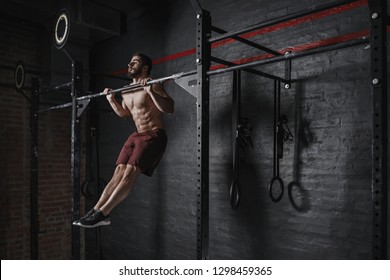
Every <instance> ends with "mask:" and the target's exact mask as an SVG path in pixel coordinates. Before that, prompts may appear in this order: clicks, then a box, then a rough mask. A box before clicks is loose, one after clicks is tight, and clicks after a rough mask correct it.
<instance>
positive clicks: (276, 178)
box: [268, 176, 284, 202]
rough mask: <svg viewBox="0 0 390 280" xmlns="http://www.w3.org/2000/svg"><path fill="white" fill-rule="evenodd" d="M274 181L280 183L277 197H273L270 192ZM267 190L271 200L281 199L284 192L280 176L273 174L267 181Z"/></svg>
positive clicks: (277, 200)
mask: <svg viewBox="0 0 390 280" xmlns="http://www.w3.org/2000/svg"><path fill="white" fill-rule="evenodd" d="M275 181H278V182H279V184H280V193H279V195H278V196H277V197H274V195H273V192H272V190H273V186H274V183H275ZM268 192H269V197H270V198H271V200H272V201H273V202H279V201H280V200H281V199H282V197H283V193H284V184H283V180H282V178H280V177H279V176H274V177H273V178H272V179H271V181H270V182H269V187H268Z"/></svg>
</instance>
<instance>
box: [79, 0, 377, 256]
mask: <svg viewBox="0 0 390 280" xmlns="http://www.w3.org/2000/svg"><path fill="white" fill-rule="evenodd" d="M325 2H328V1H287V0H286V1H251V3H250V4H249V2H248V1H229V0H226V1H201V4H202V5H203V7H204V8H205V9H207V10H209V11H210V12H211V15H212V19H213V24H215V25H216V26H218V27H221V28H225V29H227V30H237V29H240V28H243V27H246V26H249V25H251V24H254V23H257V22H261V21H265V20H267V19H273V18H276V17H279V16H282V15H285V14H289V13H293V12H296V11H300V10H304V9H306V8H308V7H312V6H314V5H319V4H321V3H325ZM159 15H160V17H157V18H156V17H155V16H152V15H149V16H148V15H145V16H144V17H142V18H139V19H137V20H134V21H131V22H129V24H128V31H129V32H128V35H127V36H124V37H121V38H120V39H119V40H115V41H108V42H105V43H103V44H101V45H98V46H97V47H96V49H95V51H96V57H95V59H96V61H97V62H96V66H97V69H98V70H101V71H106V72H110V71H114V70H118V69H123V68H125V65H126V63H127V61H128V60H129V58H130V55H131V53H133V52H135V51H138V50H142V51H144V52H145V53H149V54H150V55H151V56H153V58H160V57H164V56H166V55H169V54H172V53H178V52H181V51H185V50H188V49H192V48H194V46H195V35H194V34H195V15H194V12H193V10H192V7H191V6H190V5H189V3H188V2H186V1H177V2H175V3H174V4H173V5H171V6H169V7H167V9H166V10H164V11H160V13H159ZM162 22H164V24H161V23H162ZM367 28H368V10H367V7H366V6H364V5H363V6H362V7H359V8H355V9H351V10H349V11H346V12H345V13H343V14H339V15H338V14H334V15H331V16H328V17H323V18H320V19H318V20H312V21H309V22H306V23H302V24H297V25H296V26H294V27H289V28H282V29H280V30H275V31H274V32H270V33H267V34H266V35H264V36H256V37H254V38H251V39H252V40H255V41H257V42H259V43H260V44H264V45H266V46H269V47H271V48H274V49H284V48H287V47H292V46H299V45H304V44H306V43H308V42H313V41H319V40H323V39H326V38H329V37H334V36H338V35H343V34H348V33H351V32H356V31H361V30H363V29H367ZM145 30H147V32H145ZM214 54H215V55H216V56H219V57H221V58H224V59H228V60H234V59H240V58H243V57H250V56H253V55H255V54H257V53H256V51H253V49H251V48H249V47H245V46H243V45H241V44H239V43H232V44H230V45H229V46H224V47H220V48H218V49H217V50H215V53H214ZM194 59H195V58H194V56H193V55H191V56H185V57H182V58H179V59H175V60H170V61H168V62H166V63H162V64H159V65H155V67H154V73H153V77H160V76H167V75H170V74H172V73H176V72H180V71H189V70H192V69H194V68H195V62H194ZM369 69H370V67H369V49H367V48H366V46H357V47H353V48H348V49H343V50H338V51H332V52H327V53H323V54H319V55H314V56H310V57H306V58H302V59H298V60H294V62H293V72H292V76H293V78H299V79H302V80H301V81H300V82H298V83H296V84H294V85H293V86H292V88H291V89H290V90H288V91H286V90H284V89H283V90H282V101H281V103H282V113H285V114H286V115H287V117H288V120H289V127H290V129H291V131H293V132H294V131H296V133H295V132H294V135H295V140H294V141H293V142H287V143H286V144H285V147H284V148H285V150H284V157H283V159H282V160H281V163H280V166H281V171H280V174H281V177H282V178H283V180H284V183H285V185H286V190H285V195H284V197H283V199H282V200H281V201H280V202H279V203H277V204H276V203H273V202H272V201H271V200H270V198H269V196H268V189H267V188H268V183H269V180H270V179H271V177H272V149H273V147H272V144H273V142H272V141H273V140H272V124H273V115H272V114H273V113H272V106H273V82H272V81H271V80H268V79H265V78H259V77H256V76H253V75H252V74H246V73H244V74H243V77H242V114H243V116H247V117H249V119H250V121H251V123H252V125H253V132H252V139H253V142H254V146H255V148H254V150H251V149H248V150H247V151H246V161H245V163H244V164H243V165H242V166H241V174H240V175H241V176H240V178H241V179H240V181H241V185H242V199H241V204H240V206H239V208H238V209H236V210H233V209H231V208H230V202H229V186H230V182H231V181H230V180H231V168H232V167H231V161H232V155H231V150H232V148H231V93H232V75H231V74H224V75H219V76H217V77H213V78H212V80H211V90H210V108H211V116H210V125H211V128H210V258H211V259H369V258H371V227H372V222H371V219H372V214H371V208H372V202H371V189H370V188H371V126H372V125H371V118H372V111H371V103H372V99H371V89H370V78H369V77H370V72H369ZM260 70H262V71H265V72H269V73H272V74H274V75H282V76H283V75H284V67H283V63H282V64H278V65H275V64H274V65H269V66H263V67H260ZM105 86H109V87H117V86H120V84H119V83H118V82H114V81H111V80H101V81H99V83H98V85H97V87H98V88H99V87H101V88H103V87H105ZM166 87H167V89H168V91H169V92H170V94H171V95H172V96H173V98H174V99H175V102H176V112H175V113H174V114H173V115H172V116H166V118H165V122H166V128H167V131H168V135H169V143H168V148H167V152H166V154H165V156H164V158H163V160H162V161H161V163H160V165H159V166H158V168H157V170H156V173H155V175H154V177H153V178H146V177H142V176H141V177H139V178H138V179H137V182H136V185H135V187H134V189H133V191H132V193H131V194H130V196H129V198H128V199H127V200H126V201H124V202H123V203H122V204H121V205H120V206H118V208H117V209H115V210H114V212H113V214H112V218H111V219H112V225H111V226H110V227H107V228H104V229H102V238H101V242H102V244H103V257H104V258H107V259H153V258H158V259H194V258H196V209H197V208H196V201H197V198H196V196H197V192H196V110H195V100H194V99H193V98H192V97H191V96H190V95H189V94H188V93H186V92H185V91H183V90H182V89H181V88H179V87H178V86H176V85H174V84H173V83H170V84H167V85H166ZM128 122H129V121H125V120H120V119H119V118H117V117H115V116H114V115H104V116H103V117H102V122H101V129H102V133H101V135H102V137H101V142H100V143H101V146H100V147H101V172H102V174H103V176H105V177H106V179H109V178H110V177H111V175H112V172H113V169H114V166H113V165H114V162H115V159H116V156H117V153H118V152H119V150H120V148H121V145H122V143H123V141H124V140H125V139H126V137H127V135H128V134H129V133H130V132H131V131H132V130H133V129H134V127H133V126H131V125H130V126H129V124H128ZM292 181H298V182H299V187H294V188H293V189H292V190H293V192H292V194H293V201H290V200H289V198H288V195H287V185H288V183H290V182H292ZM91 205H92V203H91ZM95 241H96V239H95V234H94V232H92V231H91V232H87V240H86V243H87V252H86V254H87V257H89V258H99V257H100V256H99V254H98V251H97V247H96V242H95Z"/></svg>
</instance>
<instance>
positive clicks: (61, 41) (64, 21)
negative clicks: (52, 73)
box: [54, 9, 70, 49]
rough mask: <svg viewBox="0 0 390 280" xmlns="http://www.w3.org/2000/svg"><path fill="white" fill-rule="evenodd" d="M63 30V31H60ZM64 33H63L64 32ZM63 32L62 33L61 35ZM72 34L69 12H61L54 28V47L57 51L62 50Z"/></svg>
mask: <svg viewBox="0 0 390 280" xmlns="http://www.w3.org/2000/svg"><path fill="white" fill-rule="evenodd" d="M59 29H61V30H59ZM62 31H63V32H62ZM60 32H62V33H60ZM69 33H70V19H69V12H68V11H67V10H66V9H63V10H61V12H60V15H59V16H58V18H57V22H56V26H55V28H54V45H55V46H56V48H57V49H62V48H63V47H64V46H65V44H66V41H67V40H68V37H69Z"/></svg>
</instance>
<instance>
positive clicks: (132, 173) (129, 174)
mask: <svg viewBox="0 0 390 280" xmlns="http://www.w3.org/2000/svg"><path fill="white" fill-rule="evenodd" d="M139 173H141V169H140V168H139V167H137V166H134V165H131V164H128V165H126V168H125V171H124V172H123V178H124V179H127V180H131V179H133V178H135V177H136V176H137V175H138V174H139Z"/></svg>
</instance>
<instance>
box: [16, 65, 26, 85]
mask: <svg viewBox="0 0 390 280" xmlns="http://www.w3.org/2000/svg"><path fill="white" fill-rule="evenodd" d="M25 73H26V71H25V69H24V64H23V62H22V61H19V62H18V64H17V65H16V68H15V74H14V85H15V88H16V90H18V91H22V90H23V86H24V80H25V77H26V75H25Z"/></svg>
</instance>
